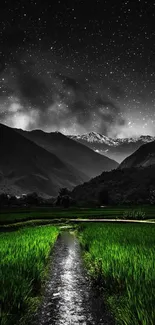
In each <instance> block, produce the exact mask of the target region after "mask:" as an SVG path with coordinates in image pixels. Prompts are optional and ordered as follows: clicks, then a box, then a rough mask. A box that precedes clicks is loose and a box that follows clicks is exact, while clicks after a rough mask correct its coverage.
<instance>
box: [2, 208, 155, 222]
mask: <svg viewBox="0 0 155 325" xmlns="http://www.w3.org/2000/svg"><path fill="white" fill-rule="evenodd" d="M133 210H134V216H133V213H132V211H133ZM139 210H142V211H143V214H144V216H145V218H144V219H155V206H144V207H142V208H141V207H105V208H94V209H91V208H86V209H82V208H69V209H60V208H36V207H34V208H27V209H23V208H21V209H19V208H17V209H16V208H15V209H11V210H9V209H6V210H4V211H3V212H1V214H0V225H4V224H11V223H15V222H23V221H29V220H35V219H41V220H44V219H48V220H49V219H51V220H54V219H63V220H65V219H66V220H67V219H69V218H74V219H76V218H122V217H124V215H126V216H127V218H129V217H131V219H132V218H133V217H135V216H136V215H137V214H136V211H139ZM128 216H129V217H128ZM138 217H141V216H139V215H138Z"/></svg>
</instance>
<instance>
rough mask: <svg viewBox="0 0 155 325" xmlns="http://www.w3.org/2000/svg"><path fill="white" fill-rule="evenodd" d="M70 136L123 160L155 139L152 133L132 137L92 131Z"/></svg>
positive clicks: (119, 160)
mask: <svg viewBox="0 0 155 325" xmlns="http://www.w3.org/2000/svg"><path fill="white" fill-rule="evenodd" d="M69 138H71V139H73V140H76V141H77V142H80V143H82V144H84V145H86V146H88V147H89V148H91V149H93V150H95V151H96V152H98V153H100V154H103V155H106V156H107V157H109V158H111V159H114V160H116V161H118V162H119V163H120V162H122V161H123V160H124V159H125V158H126V157H128V156H129V155H131V154H132V153H133V152H135V151H136V150H137V149H138V148H139V147H140V146H142V145H143V144H145V143H148V142H151V141H154V140H155V137H152V136H150V135H142V136H139V137H130V138H116V139H113V138H110V137H107V136H105V135H103V134H99V133H96V132H90V133H86V134H83V135H70V136H69Z"/></svg>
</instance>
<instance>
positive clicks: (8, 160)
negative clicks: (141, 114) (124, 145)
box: [0, 124, 118, 196]
mask: <svg viewBox="0 0 155 325" xmlns="http://www.w3.org/2000/svg"><path fill="white" fill-rule="evenodd" d="M0 153H1V154H0V192H6V193H10V194H14V195H15V194H21V193H28V192H32V191H35V192H37V193H38V194H40V195H42V196H52V195H53V196H54V195H57V194H58V191H59V189H60V188H61V187H68V188H69V189H71V188H73V187H74V186H76V185H78V184H80V183H83V182H84V181H88V180H89V179H90V178H92V177H95V176H96V175H99V174H100V173H101V172H102V171H103V170H107V171H108V170H111V169H114V168H117V167H118V163H117V162H116V161H114V160H111V159H109V158H107V157H105V156H103V155H100V154H98V153H96V152H94V151H93V150H92V149H90V148H88V147H87V146H84V145H83V144H80V143H77V142H76V141H74V140H72V139H69V138H68V137H66V136H64V135H63V134H61V133H58V132H54V133H46V132H43V131H41V130H35V131H29V132H27V131H23V130H21V129H13V128H10V127H8V126H5V125H3V124H0Z"/></svg>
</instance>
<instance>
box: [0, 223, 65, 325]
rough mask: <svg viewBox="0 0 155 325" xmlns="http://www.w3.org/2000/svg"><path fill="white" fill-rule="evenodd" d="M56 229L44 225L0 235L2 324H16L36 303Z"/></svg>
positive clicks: (56, 233)
mask: <svg viewBox="0 0 155 325" xmlns="http://www.w3.org/2000/svg"><path fill="white" fill-rule="evenodd" d="M58 232H59V230H58V228H57V227H54V226H44V227H36V228H25V229H21V230H19V231H16V232H12V233H2V234H1V235H0V261H1V263H0V288H1V290H0V302H1V324H2V325H9V324H19V319H20V318H21V317H23V316H24V315H25V314H26V313H27V312H28V311H29V309H30V308H31V309H32V306H33V305H35V304H36V302H37V299H38V296H39V295H40V290H41V284H42V280H43V278H44V275H45V269H46V266H47V262H48V258H49V254H50V251H51V247H52V246H53V244H54V242H55V240H56V238H57V235H58ZM30 306H31V307H30Z"/></svg>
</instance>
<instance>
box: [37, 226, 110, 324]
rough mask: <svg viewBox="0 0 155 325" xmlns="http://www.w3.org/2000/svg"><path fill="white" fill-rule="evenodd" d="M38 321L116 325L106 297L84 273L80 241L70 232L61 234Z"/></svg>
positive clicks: (45, 322) (39, 322) (52, 257)
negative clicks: (93, 286)
mask: <svg viewBox="0 0 155 325" xmlns="http://www.w3.org/2000/svg"><path fill="white" fill-rule="evenodd" d="M38 318H39V319H38ZM37 324H39V325H42V324H45V325H62V324H63V325H78V324H83V325H102V324H103V325H111V324H113V322H112V320H111V317H110V316H109V315H108V314H107V312H106V310H105V306H104V303H103V300H102V299H101V297H100V295H99V294H98V293H96V292H94V290H92V288H91V284H90V281H89V279H88V278H87V276H86V274H85V271H84V268H83V265H82V259H81V250H80V245H79V242H78V240H77V239H76V238H75V237H74V235H71V234H70V233H68V232H64V233H63V234H62V235H61V236H60V237H59V239H58V240H57V243H56V245H55V249H54V253H53V255H52V256H51V266H50V274H49V280H48V282H47V286H46V291H45V297H44V300H43V304H42V306H41V309H40V311H39V316H38V317H37Z"/></svg>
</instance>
